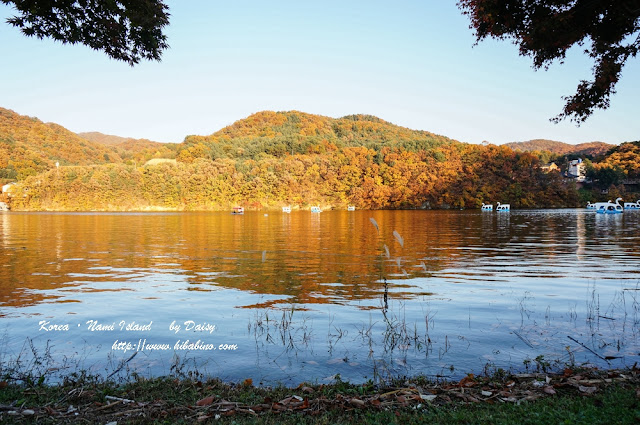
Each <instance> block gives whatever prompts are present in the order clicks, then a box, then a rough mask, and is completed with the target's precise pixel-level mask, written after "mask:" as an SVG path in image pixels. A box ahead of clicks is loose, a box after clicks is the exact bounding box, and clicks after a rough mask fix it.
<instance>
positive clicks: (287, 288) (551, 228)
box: [0, 211, 633, 308]
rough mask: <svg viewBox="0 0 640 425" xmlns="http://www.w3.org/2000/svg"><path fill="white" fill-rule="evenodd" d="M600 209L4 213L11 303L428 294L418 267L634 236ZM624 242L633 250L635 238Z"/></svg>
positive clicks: (0, 299) (432, 268)
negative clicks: (147, 290)
mask: <svg viewBox="0 0 640 425" xmlns="http://www.w3.org/2000/svg"><path fill="white" fill-rule="evenodd" d="M371 218H373V219H374V220H375V221H376V223H377V224H378V226H379V229H378V230H376V229H375V228H374V226H373V225H372V222H371V220H370V219H371ZM600 218H602V217H596V215H595V214H593V215H589V216H581V215H579V214H578V218H576V214H574V213H569V214H564V215H562V214H556V213H547V212H528V213H517V212H511V213H507V214H504V213H502V214H498V213H495V212H494V213H480V212H477V211H473V212H470V211H356V212H346V211H329V212H323V213H320V214H310V213H307V212H294V213H292V214H281V213H270V214H269V215H268V216H265V215H264V214H261V213H247V214H245V215H244V216H232V215H231V214H225V213H192V214H189V213H184V214H164V213H163V214H11V215H3V220H2V222H1V223H2V238H3V239H2V240H3V254H4V255H3V256H2V258H1V259H0V261H1V262H2V263H1V264H0V265H1V266H2V267H0V279H1V281H2V284H1V285H0V303H2V304H3V305H12V306H24V305H31V304H34V303H39V302H43V301H45V300H49V301H51V300H53V299H58V301H70V300H76V301H78V300H80V301H81V299H82V297H83V296H84V295H82V293H83V292H96V291H114V292H117V291H124V290H127V291H136V290H138V289H140V288H143V287H145V286H147V287H148V286H152V287H155V286H157V287H159V288H165V289H166V291H167V292H171V291H176V290H181V289H185V288H187V289H189V290H196V291H213V290H215V289H217V288H220V287H224V288H230V289H237V290H240V291H246V292H249V293H253V294H268V295H275V296H276V297H275V298H272V299H270V300H268V301H265V303H264V304H263V303H261V304H260V305H275V304H281V303H286V304H290V303H298V304H307V303H310V304H316V303H334V304H345V303H349V302H352V301H354V300H375V299H383V297H384V295H385V293H386V294H387V296H388V297H393V298H394V299H403V298H412V297H416V296H418V295H426V294H428V293H427V292H425V291H423V290H422V289H421V288H420V287H419V285H422V284H423V282H424V280H422V281H421V282H418V281H416V280H414V279H413V278H415V277H426V278H430V277H438V276H440V277H442V276H448V275H451V274H452V273H457V274H458V275H460V274H463V273H462V272H460V271H457V272H456V271H455V270H462V271H463V272H464V273H467V274H471V275H473V274H474V273H478V270H477V269H475V270H474V267H481V266H482V265H486V264H493V263H496V262H501V263H503V264H506V263H508V265H511V266H513V264H514V260H513V258H516V257H517V258H518V261H522V263H523V264H524V263H525V261H524V260H527V261H529V260H532V259H533V263H534V264H538V263H540V264H542V263H543V262H548V260H549V259H553V258H555V257H558V256H559V255H563V254H565V253H567V252H570V253H573V254H575V253H576V250H580V251H579V252H580V253H582V254H581V255H583V254H584V253H585V246H586V248H587V250H588V247H589V243H590V241H592V240H594V239H601V240H606V241H609V242H608V243H610V242H611V241H616V235H618V234H620V233H623V234H624V235H625V236H628V235H629V230H628V229H627V227H626V225H625V226H622V225H618V222H620V223H622V219H623V218H620V217H613V218H612V220H608V221H607V223H605V225H601V223H599V222H598V219H600ZM609 218H610V217H604V219H609ZM617 218H619V219H620V220H617V221H616V220H615V219H617ZM629 219H630V218H629ZM594 221H595V223H594ZM600 221H602V220H600ZM610 221H611V222H612V223H609V222H610ZM627 224H628V223H627ZM631 224H633V223H631ZM394 232H395V233H394ZM398 237H400V238H401V240H402V244H401V243H400V239H399V238H398ZM629 241H631V242H629ZM615 243H618V244H619V246H620V247H621V248H623V250H624V251H625V252H626V251H628V250H629V247H626V245H623V244H625V243H626V244H627V245H628V244H630V243H632V238H626V239H624V240H622V239H620V240H619V241H616V242H615ZM581 247H582V248H581ZM614 248H615V247H614ZM506 253H508V255H507V254H506ZM573 258H574V259H575V257H573ZM523 267H524V266H523ZM452 270H453V271H452ZM491 273H494V272H493V271H492V272H491ZM480 277H481V276H480ZM385 279H386V282H387V285H386V286H385ZM62 287H64V288H65V289H70V288H76V291H65V292H64V293H62V292H61V291H58V290H59V289H60V288H62ZM165 289H163V290H165ZM43 291H46V292H43ZM367 305H368V304H367ZM367 305H364V306H363V307H362V308H368V307H367Z"/></svg>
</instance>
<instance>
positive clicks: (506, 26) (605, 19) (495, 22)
mask: <svg viewBox="0 0 640 425" xmlns="http://www.w3.org/2000/svg"><path fill="white" fill-rule="evenodd" d="M458 7H459V8H460V9H461V10H462V11H463V13H464V14H465V15H467V16H469V17H470V19H471V28H472V29H474V30H475V35H476V38H477V41H478V42H479V41H481V40H484V39H485V38H487V37H493V38H496V39H500V40H505V39H513V41H514V43H515V44H516V45H518V46H519V51H520V54H521V55H522V56H530V57H532V59H533V67H534V68H535V69H539V68H545V69H546V68H548V67H549V65H550V64H551V63H553V62H554V61H559V62H560V63H562V62H563V60H564V59H565V58H566V54H567V51H568V50H569V49H570V48H571V47H573V46H576V45H577V46H584V47H585V53H586V54H588V55H589V56H590V57H591V58H593V61H594V65H593V79H592V80H591V81H584V80H583V81H581V82H580V83H579V84H578V87H577V90H576V93H575V94H574V95H572V96H565V97H563V99H564V100H565V101H566V104H565V106H564V108H563V110H562V112H561V113H560V114H558V115H557V116H556V117H554V118H552V119H551V120H552V121H553V122H556V123H557V122H559V121H562V120H563V119H565V118H570V119H571V120H572V121H574V122H576V123H578V124H580V123H582V122H584V121H585V120H586V119H587V118H589V116H591V115H592V114H593V112H594V110H595V109H607V108H608V107H609V104H610V98H611V95H612V94H615V86H616V83H617V82H618V81H619V79H620V75H621V72H622V67H623V66H624V64H625V63H626V61H627V60H628V59H629V58H633V57H635V56H636V55H637V53H638V50H639V49H640V0H624V1H610V0H564V1H563V0H557V1H554V0H548V1H541V0H459V1H458Z"/></svg>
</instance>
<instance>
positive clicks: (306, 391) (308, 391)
mask: <svg viewBox="0 0 640 425" xmlns="http://www.w3.org/2000/svg"><path fill="white" fill-rule="evenodd" d="M301 391H302V392H303V393H307V394H311V393H312V392H313V388H311V387H302V388H301Z"/></svg>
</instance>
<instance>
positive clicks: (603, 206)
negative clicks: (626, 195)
mask: <svg viewBox="0 0 640 425" xmlns="http://www.w3.org/2000/svg"><path fill="white" fill-rule="evenodd" d="M620 201H622V198H617V199H616V202H615V203H613V202H611V201H609V202H596V205H597V206H598V208H597V209H596V212H597V213H598V214H622V213H623V212H624V208H623V207H622V205H620Z"/></svg>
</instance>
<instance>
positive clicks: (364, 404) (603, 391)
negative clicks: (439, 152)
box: [0, 371, 640, 425]
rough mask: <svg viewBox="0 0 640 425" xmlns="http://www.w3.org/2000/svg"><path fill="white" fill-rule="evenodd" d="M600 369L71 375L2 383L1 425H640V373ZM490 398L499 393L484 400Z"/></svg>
mask: <svg viewBox="0 0 640 425" xmlns="http://www.w3.org/2000/svg"><path fill="white" fill-rule="evenodd" d="M594 373H595V372H594ZM602 373H603V372H597V375H596V374H591V375H590V376H589V377H588V378H587V377H586V375H585V374H584V373H583V374H582V375H585V376H579V375H575V374H573V372H572V374H571V375H567V374H565V375H546V374H545V375H542V374H540V375H528V376H526V377H523V376H518V375H516V376H504V375H500V376H494V377H485V378H475V377H473V376H470V377H468V378H465V379H464V380H462V381H460V382H457V383H456V382H453V383H451V382H450V383H443V382H440V383H435V382H429V381H427V380H425V379H417V380H411V381H410V382H406V381H405V382H402V383H398V384H396V386H393V387H386V388H380V387H377V386H375V385H373V384H372V383H369V384H365V385H352V384H349V383H345V382H341V381H337V382H335V383H334V384H331V385H319V386H308V387H307V386H300V387H298V388H295V389H293V388H286V387H276V388H262V387H253V386H252V385H251V384H250V382H246V383H244V384H239V385H230V384H225V383H222V382H220V381H217V380H207V381H198V380H188V379H177V378H171V377H163V378H154V379H137V380H132V381H131V382H127V383H117V382H104V381H99V380H95V379H93V380H92V379H87V378H79V379H75V380H74V379H68V380H67V382H66V383H64V384H60V385H38V384H37V383H35V384H34V383H31V384H24V383H21V384H18V383H12V382H7V381H2V382H1V383H0V384H1V385H0V423H8V424H9V423H16V424H86V423H89V424H94V423H96V424H107V423H109V422H117V424H118V425H122V424H193V423H216V424H255V423H258V424H284V425H287V424H292V425H293V424H353V423H364V424H402V425H410V424H515V423H517V424H636V423H640V398H639V396H640V392H639V391H640V385H639V383H640V379H639V376H638V373H637V372H636V371H630V372H625V373H624V375H623V374H620V373H618V372H616V373H615V374H612V373H611V372H605V373H608V374H607V375H603V374H602ZM548 376H551V381H550V382H551V384H549V385H545V386H544V388H547V389H549V388H554V392H555V394H548V393H547V392H545V391H544V390H543V386H542V385H540V383H542V382H545V381H544V379H545V378H546V377H548ZM594 378H595V379H594ZM596 381H597V382H596ZM534 384H538V385H534ZM583 385H584V386H588V385H591V386H593V387H594V388H595V390H594V391H595V392H593V393H591V392H585V391H584V388H585V387H584V386H583ZM580 388H582V389H580ZM483 392H484V393H483ZM489 393H491V394H493V395H492V396H487V394H489ZM507 393H508V394H509V395H512V396H513V399H514V400H518V401H517V402H514V401H503V400H505V399H507V397H502V395H506V394H507ZM420 395H423V396H424V395H429V396H434V395H435V396H436V398H435V399H433V400H432V401H427V400H424V399H423V398H421V396H420ZM293 396H295V397H297V398H292V397H293ZM206 397H212V399H210V400H209V401H201V402H200V403H199V404H200V405H198V401H199V400H205V399H206ZM126 400H131V401H133V402H132V403H129V402H126ZM287 400H288V401H287ZM227 402H229V403H233V404H226V403H227ZM249 409H252V410H253V411H255V412H256V413H253V412H252V411H251V410H249ZM29 410H31V411H29ZM11 412H13V414H11Z"/></svg>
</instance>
